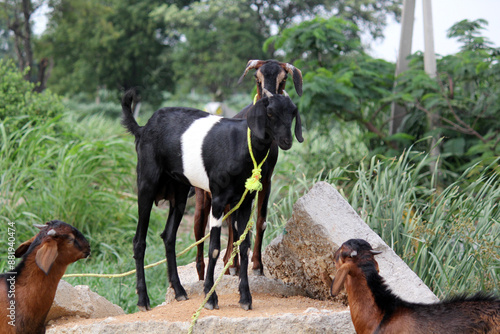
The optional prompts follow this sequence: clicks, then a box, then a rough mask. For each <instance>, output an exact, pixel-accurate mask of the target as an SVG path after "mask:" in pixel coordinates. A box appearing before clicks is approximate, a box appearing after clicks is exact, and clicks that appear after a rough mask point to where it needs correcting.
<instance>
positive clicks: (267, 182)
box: [252, 143, 278, 275]
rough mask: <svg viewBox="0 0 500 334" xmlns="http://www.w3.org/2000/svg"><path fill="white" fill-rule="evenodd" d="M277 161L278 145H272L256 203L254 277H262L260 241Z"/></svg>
mask: <svg viewBox="0 0 500 334" xmlns="http://www.w3.org/2000/svg"><path fill="white" fill-rule="evenodd" d="M277 161H278V145H277V144H276V143H273V144H272V145H271V148H270V152H269V158H268V160H267V162H266V164H265V165H264V168H263V173H262V174H263V178H262V190H261V191H260V192H259V203H257V208H258V213H257V224H256V228H255V230H256V232H255V244H254V247H253V255H252V263H253V266H252V271H253V273H254V275H264V265H263V264H262V241H263V239H264V232H265V231H266V227H267V226H266V225H267V221H266V218H267V204H268V202H269V196H270V194H271V177H272V175H273V171H274V166H276V162H277Z"/></svg>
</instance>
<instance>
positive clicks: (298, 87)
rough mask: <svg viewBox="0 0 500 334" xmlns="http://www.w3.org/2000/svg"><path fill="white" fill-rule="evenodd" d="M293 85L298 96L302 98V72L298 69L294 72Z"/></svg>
mask: <svg viewBox="0 0 500 334" xmlns="http://www.w3.org/2000/svg"><path fill="white" fill-rule="evenodd" d="M293 85H294V86H295V91H296V92H297V94H299V96H302V72H301V71H300V70H299V69H298V68H296V67H295V68H294V70H293Z"/></svg>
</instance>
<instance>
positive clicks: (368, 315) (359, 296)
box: [345, 272, 384, 334]
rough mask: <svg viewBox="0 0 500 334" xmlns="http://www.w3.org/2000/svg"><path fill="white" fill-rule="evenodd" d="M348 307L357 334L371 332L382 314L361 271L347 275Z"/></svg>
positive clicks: (378, 322)
mask: <svg viewBox="0 0 500 334" xmlns="http://www.w3.org/2000/svg"><path fill="white" fill-rule="evenodd" d="M345 288H346V290H347V298H348V300H349V308H350V309H351V318H352V322H353V324H354V328H355V329H356V332H357V333H358V334H364V333H373V332H374V331H375V330H376V329H377V327H378V325H379V324H380V322H381V321H382V318H383V316H384V314H383V312H382V310H381V309H380V308H379V307H378V306H377V303H376V302H375V298H374V296H373V293H372V291H371V290H370V288H369V287H368V284H367V282H366V278H365V277H364V275H363V274H362V273H361V272H357V273H354V275H349V276H348V277H347V278H346V281H345Z"/></svg>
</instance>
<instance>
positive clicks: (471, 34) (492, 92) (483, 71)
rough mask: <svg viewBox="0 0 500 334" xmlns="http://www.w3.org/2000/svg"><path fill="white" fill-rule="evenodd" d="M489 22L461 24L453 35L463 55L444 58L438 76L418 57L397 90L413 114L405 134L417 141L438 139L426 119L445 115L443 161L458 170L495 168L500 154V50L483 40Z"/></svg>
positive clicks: (454, 29)
mask: <svg viewBox="0 0 500 334" xmlns="http://www.w3.org/2000/svg"><path fill="white" fill-rule="evenodd" d="M485 24H486V23H485V21H484V20H477V21H474V22H469V21H467V20H465V21H461V22H459V23H457V24H455V25H454V26H453V27H452V28H451V29H450V36H452V37H457V38H458V39H459V41H461V42H463V43H464V44H463V45H462V51H460V52H459V53H457V54H454V55H450V56H446V57H443V58H442V59H439V61H438V64H437V65H438V76H437V78H436V79H431V78H429V77H428V76H427V75H426V74H425V73H424V71H423V70H422V67H423V65H422V62H423V59H422V56H421V55H420V54H417V55H415V56H414V57H413V59H412V61H411V62H410V70H409V71H408V72H406V73H403V74H402V76H401V78H399V79H398V85H397V87H396V88H397V95H396V98H397V99H398V101H399V102H400V103H401V104H404V105H405V106H406V108H407V110H408V112H409V113H408V116H407V117H406V119H405V120H404V124H403V131H404V132H406V133H409V134H410V135H412V136H414V137H415V138H417V139H419V138H423V137H425V136H428V135H432V134H433V133H431V132H428V130H427V127H426V124H425V123H424V122H422V119H425V118H426V115H429V114H434V115H439V120H440V124H441V125H440V127H439V129H438V130H439V132H440V133H441V134H442V135H443V136H444V137H445V138H444V141H443V147H442V158H443V163H444V164H446V166H447V168H448V169H451V170H454V171H458V172H463V171H464V170H465V169H466V168H468V167H470V166H472V165H474V164H476V163H477V162H478V161H483V162H484V164H489V163H490V162H492V161H493V160H495V158H496V157H497V156H499V155H500V145H499V144H500V139H499V138H500V137H499V134H500V120H499V118H498V110H500V99H499V97H500V62H499V60H500V52H499V51H500V50H499V49H497V48H493V47H490V46H489V45H490V43H489V42H488V41H487V40H486V39H484V38H483V37H480V36H479V30H480V29H483V25H485ZM420 144H421V145H420V147H422V144H423V143H422V142H421V143H420Z"/></svg>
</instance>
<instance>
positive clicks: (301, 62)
mask: <svg viewBox="0 0 500 334" xmlns="http://www.w3.org/2000/svg"><path fill="white" fill-rule="evenodd" d="M266 43H267V44H266V45H268V44H270V43H274V44H275V46H276V47H278V50H280V52H284V53H285V55H286V57H287V58H292V59H296V61H295V64H296V65H297V66H298V67H299V68H301V69H304V72H305V73H306V74H305V76H304V89H303V91H304V93H303V95H302V98H301V100H300V103H299V107H300V109H301V113H303V114H304V115H306V117H304V118H305V119H306V122H307V123H308V125H311V123H316V124H321V126H322V127H323V129H324V130H325V131H329V128H330V126H331V122H332V120H337V121H339V120H340V121H343V122H350V121H355V122H357V123H358V124H359V125H360V126H361V128H362V129H364V130H365V134H366V137H367V145H368V147H369V148H370V149H372V150H373V151H375V150H376V149H378V148H380V147H385V146H384V143H387V144H388V145H390V142H389V140H388V139H387V131H386V127H387V121H388V117H389V116H388V115H389V105H390V100H389V97H390V96H391V90H392V86H393V82H394V74H393V73H394V64H391V63H388V62H386V61H384V60H381V59H373V58H371V57H370V56H368V55H366V54H365V53H364V51H363V47H362V45H361V41H360V37H359V30H358V28H357V27H356V26H355V25H354V24H353V23H352V22H348V21H346V20H344V19H341V18H336V17H332V18H330V19H323V18H315V19H313V20H310V21H305V22H302V23H300V24H299V25H297V26H295V27H292V28H289V29H285V30H284V31H283V33H282V34H281V36H277V37H271V38H270V39H269V40H268V41H267V42H266ZM381 144H382V145H381Z"/></svg>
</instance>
